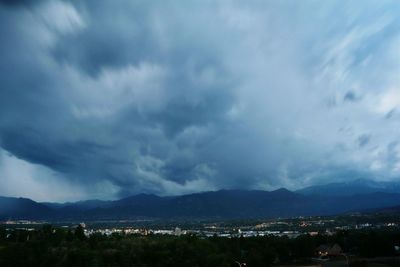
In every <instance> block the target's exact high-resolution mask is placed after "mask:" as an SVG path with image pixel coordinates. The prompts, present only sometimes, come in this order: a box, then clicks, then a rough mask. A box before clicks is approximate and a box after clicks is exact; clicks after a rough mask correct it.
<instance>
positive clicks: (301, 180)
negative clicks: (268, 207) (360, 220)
mask: <svg viewBox="0 0 400 267" xmlns="http://www.w3.org/2000/svg"><path fill="white" fill-rule="evenodd" d="M399 13H400V2H399V1H395V0H394V1H386V0H382V1H376V0H372V1H369V0H363V1H361V0H360V1H333V0H327V1H311V0H305V1H295V0H291V1H285V0H282V1H225V0H222V1H207V0H206V1H200V0H199V1H192V0H189V1H169V0H166V1H137V0H134V1H131V0H129V1H128V0H126V1H123V0H116V1H106V0H104V1H83V0H71V1H57V0H48V1H46V0H42V1H27V0H25V1H11V0H0V36H1V42H0V195H3V196H23V197H29V198H32V199H35V200H39V201H73V200H81V199H90V198H99V199H116V198H120V197H124V196H128V195H133V194H138V193H151V194H157V195H180V194H188V193H194V192H201V191H211V190H219V189H260V190H274V189H277V188H280V187H285V188H288V189H290V190H296V189H299V188H303V187H306V186H311V185H316V184H326V183H330V182H341V181H350V180H354V179H360V178H362V179H372V180H377V181H400V130H399V129H400V127H399V122H400V16H398V14H399Z"/></svg>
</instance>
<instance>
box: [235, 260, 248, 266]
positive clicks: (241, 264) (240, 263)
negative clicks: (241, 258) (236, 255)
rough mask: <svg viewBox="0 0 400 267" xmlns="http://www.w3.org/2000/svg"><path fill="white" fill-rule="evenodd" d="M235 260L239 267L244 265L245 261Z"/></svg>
mask: <svg viewBox="0 0 400 267" xmlns="http://www.w3.org/2000/svg"><path fill="white" fill-rule="evenodd" d="M235 262H236V263H237V264H238V265H239V267H242V266H246V263H245V262H238V261H235Z"/></svg>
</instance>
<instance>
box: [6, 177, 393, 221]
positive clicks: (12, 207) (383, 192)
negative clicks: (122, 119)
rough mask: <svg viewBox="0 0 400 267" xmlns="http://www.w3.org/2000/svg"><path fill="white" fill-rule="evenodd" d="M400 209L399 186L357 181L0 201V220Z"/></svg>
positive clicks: (245, 215) (219, 216)
mask: <svg viewBox="0 0 400 267" xmlns="http://www.w3.org/2000/svg"><path fill="white" fill-rule="evenodd" d="M398 205H400V186H398V185H395V184H394V183H393V184H391V183H379V182H373V181H369V180H356V181H353V182H348V183H333V184H328V185H321V186H313V187H308V188H304V189H301V190H298V191H295V192H292V191H289V190H287V189H284V188H281V189H278V190H275V191H261V190H220V191H213V192H202V193H195V194H188V195H181V196H168V197H161V196H156V195H151V194H139V195H134V196H130V197H127V198H122V199H119V200H113V201H103V200H87V201H79V202H68V203H38V202H35V201H33V200H30V199H26V198H12V197H0V220H7V219H43V220H49V221H52V220H54V221H55V220H57V221H60V220H65V221H67V220H85V221H90V220H122V219H140V218H154V219H156V218H157V219H239V218H274V217H294V216H311V215H331V214H340V213H345V212H355V211H362V210H373V209H381V208H385V207H392V206H398Z"/></svg>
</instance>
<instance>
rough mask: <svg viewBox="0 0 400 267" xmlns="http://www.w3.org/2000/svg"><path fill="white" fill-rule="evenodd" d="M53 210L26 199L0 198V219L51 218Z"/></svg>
mask: <svg viewBox="0 0 400 267" xmlns="http://www.w3.org/2000/svg"><path fill="white" fill-rule="evenodd" d="M52 213H53V210H52V209H51V208H49V207H47V206H46V205H43V204H40V203H37V202H35V201H33V200H30V199H28V198H14V197H0V219H2V220H5V219H10V218H20V219H40V218H47V217H49V216H51V215H52Z"/></svg>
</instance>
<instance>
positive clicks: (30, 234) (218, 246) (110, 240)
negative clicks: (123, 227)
mask: <svg viewBox="0 0 400 267" xmlns="http://www.w3.org/2000/svg"><path fill="white" fill-rule="evenodd" d="M334 243H337V244H339V245H340V246H341V247H342V248H343V250H344V251H345V252H347V253H351V254H355V255H359V256H363V257H376V256H394V255H396V251H395V248H394V246H395V245H399V243H400V233H399V232H393V231H343V232H340V233H338V234H336V235H333V236H327V235H317V236H309V235H302V236H299V237H297V238H295V239H289V238H287V237H275V236H264V237H251V238H243V237H238V238H222V237H211V238H199V237H197V236H194V235H184V236H180V237H178V236H160V235H148V236H139V235H119V234H114V235H112V236H109V237H106V236H103V235H101V234H94V235H92V236H90V237H85V235H84V233H83V229H82V228H81V227H78V228H76V229H74V230H66V229H61V228H53V227H52V226H50V225H45V226H43V228H41V229H40V230H35V231H24V230H13V231H6V230H5V229H3V228H0V266H2V267H3V266H4V267H6V266H24V267H25V266H68V267H70V266H85V267H90V266H140V267H144V266H151V267H157V266H190V267H196V266H221V267H223V266H238V265H237V264H236V263H235V261H239V262H246V263H247V266H271V265H273V264H290V263H305V262H307V261H309V260H310V258H311V257H315V256H316V255H315V252H316V248H317V247H318V246H319V245H321V244H334Z"/></svg>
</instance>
